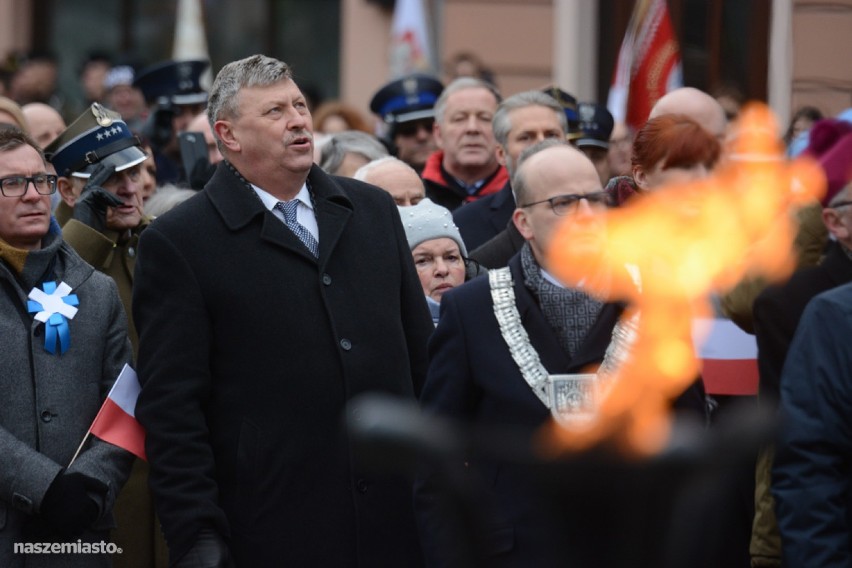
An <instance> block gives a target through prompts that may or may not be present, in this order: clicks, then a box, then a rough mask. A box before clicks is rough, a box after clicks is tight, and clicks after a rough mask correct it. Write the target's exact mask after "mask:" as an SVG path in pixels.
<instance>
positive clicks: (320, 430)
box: [133, 164, 434, 567]
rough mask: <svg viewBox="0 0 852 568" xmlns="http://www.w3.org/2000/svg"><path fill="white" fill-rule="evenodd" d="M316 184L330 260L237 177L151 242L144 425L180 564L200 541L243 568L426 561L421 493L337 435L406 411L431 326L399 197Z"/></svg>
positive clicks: (143, 314) (179, 210) (150, 233)
mask: <svg viewBox="0 0 852 568" xmlns="http://www.w3.org/2000/svg"><path fill="white" fill-rule="evenodd" d="M308 183H309V184H310V187H311V189H312V191H313V193H314V197H315V212H316V217H317V223H318V226H319V259H314V258H313V257H312V256H311V255H310V253H309V252H308V251H307V249H306V248H305V247H304V246H303V245H302V244H301V242H300V241H299V240H298V238H297V237H296V236H295V235H294V234H293V233H292V232H291V231H290V230H289V229H288V228H287V227H286V226H285V225H284V224H283V223H282V222H281V221H280V220H279V219H277V218H276V217H275V216H274V215H272V214H271V213H270V212H269V211H268V210H266V209H265V208H264V206H263V204H262V203H261V201H260V199H259V198H258V197H257V195H256V194H255V193H254V192H253V191H252V190H251V188H249V187H248V186H247V184H245V182H244V181H242V180H240V179H239V178H238V177H237V175H236V174H235V173H234V172H232V171H231V170H230V169H229V168H228V167H227V164H221V165H220V166H219V168H218V169H217V171H216V173H215V174H214V176H213V178H212V179H211V180H210V182H209V183H208V184H207V186H206V187H205V189H204V191H203V192H201V193H199V194H198V195H197V196H195V197H193V198H191V199H189V200H188V201H186V202H185V203H183V204H181V205H179V206H178V207H176V208H175V209H173V210H172V211H170V212H168V213H167V214H165V215H163V216H161V217H159V218H158V219H157V220H155V221H154V222H153V223H152V224H151V226H150V227H149V228H148V229H147V230H146V231H145V232H144V233H143V235H142V239H141V243H140V255H139V259H138V262H137V264H136V284H135V288H134V298H133V308H134V314H135V316H136V325H137V328H138V330H139V336H140V349H139V365H138V366H139V374H140V378H141V381H142V384H143V388H142V394H141V397H140V400H139V404H138V407H137V416H138V417H139V420H140V421H141V422H142V424H143V425H144V426H145V428H146V430H147V433H148V438H147V444H146V449H147V452H148V456H149V460H150V464H151V475H150V480H151V481H150V482H151V487H152V491H153V493H154V497H155V501H156V506H157V512H158V514H159V516H160V519H161V521H162V523H163V530H164V532H165V535H166V540H167V541H168V544H169V547H170V555H171V558H172V560H173V561H174V559H176V558H179V557H180V556H181V555H182V554H183V553H185V552H186V550H187V549H188V548H189V547H190V546H191V545H192V544H193V542H194V540H195V536H196V535H197V533H198V531H199V530H201V529H202V528H205V527H207V528H213V529H215V530H217V531H218V532H219V533H220V534H222V535H224V536H225V537H226V539H227V541H228V543H229V546H230V549H231V552H232V553H233V554H234V556H235V557H236V560H237V565H238V566H246V567H248V566H281V565H289V566H411V565H414V566H416V565H418V564H419V562H420V559H419V548H418V546H417V541H416V534H415V530H414V520H413V511H412V506H411V485H410V483H406V482H404V481H402V480H400V479H396V478H391V477H385V476H379V475H375V474H371V473H369V472H367V471H365V470H364V469H363V468H362V467H361V466H360V465H359V463H358V456H357V455H355V454H354V453H353V450H352V448H351V446H350V444H349V440H348V437H347V433H346V431H345V429H344V428H343V422H342V420H343V418H344V416H343V413H344V406H345V404H346V403H347V401H349V400H350V399H351V398H352V397H355V396H357V395H359V394H361V393H364V392H368V391H381V392H385V393H390V394H393V395H397V396H399V397H401V398H406V399H413V397H414V396H415V393H416V392H417V391H418V390H419V387H420V384H421V383H422V381H423V379H424V377H425V369H426V361H427V355H426V342H427V339H428V336H429V334H430V333H431V331H432V330H433V329H434V326H433V324H432V320H431V318H430V316H429V312H428V309H427V307H426V302H425V299H424V296H423V290H422V288H421V286H420V283H419V280H418V278H417V274H416V271H415V269H414V264H413V261H412V257H411V251H410V250H409V248H408V245H407V242H406V239H405V235H404V233H403V229H402V224H401V222H400V218H399V213H398V212H397V209H396V206H395V205H394V203H393V200H392V199H391V198H390V195H389V194H387V193H385V192H383V191H381V190H379V189H377V188H375V187H372V186H369V185H367V184H364V183H361V182H357V181H354V180H350V179H344V178H336V177H330V176H328V175H326V174H325V173H323V172H322V171H321V170H320V169H319V168H317V167H316V166H314V167H313V169H312V170H311V172H310V174H309V177H308Z"/></svg>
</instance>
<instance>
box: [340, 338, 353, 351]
mask: <svg viewBox="0 0 852 568" xmlns="http://www.w3.org/2000/svg"><path fill="white" fill-rule="evenodd" d="M340 346H341V347H342V348H343V350H344V351H349V350H350V349H352V342H351V341H349V340H348V339H341V340H340Z"/></svg>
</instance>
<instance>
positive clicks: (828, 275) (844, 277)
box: [753, 243, 852, 402]
mask: <svg viewBox="0 0 852 568" xmlns="http://www.w3.org/2000/svg"><path fill="white" fill-rule="evenodd" d="M849 281H852V260H850V259H849V257H848V256H846V253H845V252H843V249H842V248H841V247H840V245H839V244H837V243H832V244H831V245H829V248H828V252H827V253H826V255H825V259H823V261H822V263H821V264H818V265H817V266H809V267H806V268H801V269H799V270H797V271H796V272H795V273H793V275H792V276H791V277H790V279H789V280H788V281H787V282H785V283H784V284H779V285H776V286H770V287H768V288H766V290H764V291H763V292H761V293H760V295H759V296H758V297H757V299H755V301H754V316H753V317H754V334H755V336H756V338H757V347H758V356H757V363H758V366H759V370H760V396H761V399H763V400H765V401H768V402H770V401H771V402H775V401H777V400H778V396H779V393H780V378H781V369H782V367H783V366H784V359H785V358H786V357H787V350H788V349H789V348H790V342H791V341H793V334H794V333H795V332H796V327H797V326H798V325H799V319H801V317H802V312H804V311H805V306H807V304H808V302H810V301H811V299H812V298H813V297H814V296H816V295H817V294H820V293H822V292H825V291H826V290H830V289H831V288H836V287H837V286H840V285H841V284H845V283H846V282H849Z"/></svg>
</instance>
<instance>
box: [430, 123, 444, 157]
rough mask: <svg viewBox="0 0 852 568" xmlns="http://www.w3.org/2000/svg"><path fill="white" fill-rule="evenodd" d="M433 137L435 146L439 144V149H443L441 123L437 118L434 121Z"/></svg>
mask: <svg viewBox="0 0 852 568" xmlns="http://www.w3.org/2000/svg"><path fill="white" fill-rule="evenodd" d="M432 138H434V139H435V146H437V147H438V149H439V150H443V149H444V143H443V142H442V141H441V125H440V124H438V121H437V120H436V121H435V122H434V123H432Z"/></svg>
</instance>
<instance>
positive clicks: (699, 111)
mask: <svg viewBox="0 0 852 568" xmlns="http://www.w3.org/2000/svg"><path fill="white" fill-rule="evenodd" d="M663 114H685V115H686V116H688V117H689V118H691V119H692V120H694V121H695V122H697V123H698V124H700V125H701V127H702V128H704V130H706V131H707V132H709V133H711V134H712V135H713V136H715V137H716V138H717V139H718V140H719V141H720V142H722V141H724V139H725V131H726V129H727V126H728V119H727V117H726V116H725V109H723V108H722V105H720V104H719V102H718V101H717V100H716V99H714V98H713V97H711V96H710V95H708V94H707V93H705V92H704V91H700V90H698V89H696V88H694V87H681V88H679V89H675V90H674V91H670V92H668V93H666V94H665V95H663V96H662V97H661V98H660V100H658V101H657V104H655V105H654V108H652V109H651V116H649V117H648V118H649V119H650V118H656V117H658V116H660V115H663Z"/></svg>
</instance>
